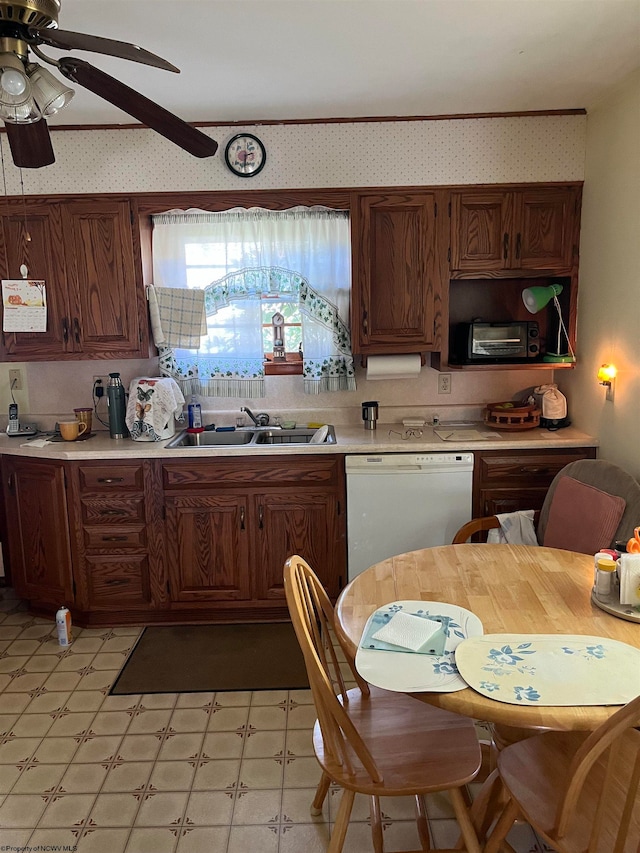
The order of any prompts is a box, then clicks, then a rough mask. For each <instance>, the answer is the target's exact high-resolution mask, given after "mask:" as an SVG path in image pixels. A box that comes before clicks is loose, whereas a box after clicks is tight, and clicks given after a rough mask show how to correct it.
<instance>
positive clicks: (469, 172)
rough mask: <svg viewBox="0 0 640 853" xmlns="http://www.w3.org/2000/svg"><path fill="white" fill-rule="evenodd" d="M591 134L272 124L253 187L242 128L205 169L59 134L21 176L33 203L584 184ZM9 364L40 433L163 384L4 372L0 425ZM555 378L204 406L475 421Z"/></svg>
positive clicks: (131, 369)
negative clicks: (42, 162) (47, 162)
mask: <svg viewBox="0 0 640 853" xmlns="http://www.w3.org/2000/svg"><path fill="white" fill-rule="evenodd" d="M585 128H586V117H585V116H582V115H569V116H523V117H508V118H507V117H505V118H484V119H447V120H438V121H402V122H353V123H346V124H326V123H325V124H318V125H313V124H301V125H265V126H259V127H254V128H251V130H252V131H253V132H254V133H256V134H257V135H258V136H259V137H260V138H261V139H262V140H263V141H264V143H265V144H266V147H267V165H266V166H265V168H264V170H263V171H262V172H261V173H260V174H258V175H256V176H255V178H251V179H243V178H238V177H236V176H234V175H232V174H231V173H230V172H229V171H228V169H226V167H225V166H224V163H223V161H222V158H221V156H220V153H221V151H222V150H224V143H225V141H226V139H228V137H229V136H230V135H232V134H233V133H237V132H238V128H237V127H235V128H231V127H230V128H208V129H207V131H206V132H207V133H208V134H209V135H211V136H213V137H214V138H215V139H216V140H217V141H218V142H219V143H220V151H219V153H218V155H216V157H214V158H211V159H207V160H198V159H197V158H194V157H190V156H189V155H188V154H185V153H184V152H183V151H181V150H180V149H178V148H177V147H176V146H174V145H172V144H171V143H169V142H167V141H166V140H165V139H163V138H162V137H160V136H158V135H157V134H155V133H153V132H152V131H149V130H146V129H143V130H95V131H93V130H86V131H54V133H53V134H52V138H53V146H54V150H55V153H56V163H55V164H54V165H53V166H49V167H46V168H44V169H34V170H28V169H25V170H24V171H23V173H22V178H23V181H24V192H25V194H27V195H29V194H36V195H40V194H56V193H72V194H73V193H92V192H95V193H104V192H112V193H116V192H122V193H128V192H157V191H163V190H165V191H183V190H190V189H191V190H229V189H242V190H246V189H283V188H297V187H340V186H347V187H348V186H405V185H438V184H440V185H445V184H476V183H518V182H535V181H576V180H582V179H583V170H584V149H585ZM0 145H2V146H4V149H3V150H4V162H5V164H6V166H5V168H6V186H7V190H6V191H7V193H8V194H10V195H15V194H19V193H20V192H21V190H22V188H21V185H20V172H19V170H18V169H16V168H15V167H13V166H12V165H10V157H9V154H8V149H7V147H6V139H5V138H4V136H3V138H2V139H1V140H0ZM9 367H21V368H22V369H23V374H24V376H25V383H26V387H25V390H24V391H22V392H17V393H16V395H15V396H16V400H17V402H18V404H19V406H20V411H21V416H23V419H25V417H24V416H26V415H27V414H28V415H30V416H31V417H32V418H33V420H36V421H38V422H39V423H40V425H41V426H43V427H49V426H51V425H52V422H54V421H55V420H56V416H58V415H62V414H68V413H69V412H70V411H71V409H73V408H74V407H75V406H86V405H90V404H91V389H92V384H93V376H94V375H105V374H107V373H109V372H110V371H114V370H118V371H120V372H121V374H122V378H123V381H124V382H125V383H127V382H128V381H129V380H130V379H133V378H134V377H135V376H140V375H145V374H146V375H157V363H156V361H155V360H151V361H120V362H117V363H116V362H104V361H100V362H98V361H95V362H86V361H77V362H61V363H54V362H52V363H42V364H34V363H30V364H28V365H15V364H11V365H0V418H1V417H2V415H3V413H6V410H7V404H8V402H10V397H9V382H8V369H9ZM551 378H552V374H551V373H550V372H549V371H544V372H543V371H526V372H520V371H495V372H494V371H492V372H491V373H484V374H482V375H480V374H478V373H474V374H470V373H456V374H454V376H453V381H452V393H451V395H448V396H444V397H443V396H439V395H438V394H437V386H436V381H437V373H436V371H434V370H431V369H430V368H429V367H425V368H424V369H423V370H422V373H421V376H420V378H419V379H414V380H406V381H402V382H393V381H380V382H366V381H365V379H364V374H363V371H362V370H361V369H360V368H359V367H358V369H357V380H358V390H357V391H356V392H349V393H347V392H342V393H336V394H324V395H320V396H319V397H313V396H310V395H305V394H303V393H302V390H301V389H302V379H301V377H268V379H267V397H266V398H264V399H262V400H260V401H245V400H237V401H236V400H221V399H217V400H207V401H205V405H204V406H203V408H204V411H205V417H206V420H208V421H210V420H216V419H220V418H221V417H222V416H221V415H220V411H221V410H222V411H224V412H225V413H226V412H235V411H237V410H238V408H239V407H240V406H241V405H244V404H246V405H249V406H250V407H251V408H255V409H260V410H261V409H266V410H268V411H270V412H273V413H278V412H281V411H284V412H299V416H300V419H304V418H305V417H307V416H308V419H310V420H316V419H318V420H325V419H328V417H329V416H330V417H331V418H332V419H333V420H334V421H335V422H337V423H358V422H359V419H360V402H361V401H362V400H368V399H376V400H379V401H380V405H381V419H383V420H385V421H393V422H399V421H400V420H401V418H402V417H404V416H406V415H407V414H414V413H416V414H418V413H420V414H426V415H428V414H432V413H434V412H437V413H438V414H440V416H441V417H468V416H469V414H471V415H472V416H477V415H478V414H479V412H480V411H481V408H482V406H483V405H484V404H485V403H487V402H494V401H498V400H502V399H513V398H515V397H517V396H518V395H519V393H520V391H524V390H525V389H527V388H530V387H532V386H534V385H537V384H540V383H541V382H549V381H551ZM323 412H324V413H326V416H323V415H322V413H323ZM220 422H222V420H221V421H220ZM230 422H232V421H230ZM574 422H575V423H576V425H577V426H580V424H579V423H578V422H577V419H576V420H574Z"/></svg>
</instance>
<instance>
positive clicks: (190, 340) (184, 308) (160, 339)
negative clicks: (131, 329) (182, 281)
mask: <svg viewBox="0 0 640 853" xmlns="http://www.w3.org/2000/svg"><path fill="white" fill-rule="evenodd" d="M147 299H148V301H149V319H150V320H151V331H152V333H153V342H154V343H155V345H156V346H157V347H158V348H159V347H161V346H162V347H178V348H180V349H200V338H201V337H202V335H206V334H207V318H206V315H205V310H204V290H187V289H185V288H183V287H154V286H153V285H149V287H148V288H147Z"/></svg>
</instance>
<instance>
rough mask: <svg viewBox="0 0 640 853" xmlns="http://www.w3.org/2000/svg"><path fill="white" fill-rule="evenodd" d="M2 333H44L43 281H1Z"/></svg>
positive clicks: (44, 304)
mask: <svg viewBox="0 0 640 853" xmlns="http://www.w3.org/2000/svg"><path fill="white" fill-rule="evenodd" d="M2 307H3V312H2V331H3V332H46V331H47V297H46V290H45V285H44V281H34V280H33V279H23V278H18V279H3V280H2Z"/></svg>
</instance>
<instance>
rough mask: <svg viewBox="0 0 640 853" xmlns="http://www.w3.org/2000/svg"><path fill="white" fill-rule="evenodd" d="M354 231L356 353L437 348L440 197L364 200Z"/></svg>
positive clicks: (407, 195)
mask: <svg viewBox="0 0 640 853" xmlns="http://www.w3.org/2000/svg"><path fill="white" fill-rule="evenodd" d="M354 231H355V237H354V279H353V292H352V317H353V321H352V332H353V342H352V343H353V348H354V352H360V353H403V352H419V351H425V350H433V349H436V348H437V346H438V344H439V332H440V329H439V326H438V323H439V320H440V314H439V306H440V298H441V291H442V286H441V275H442V273H441V267H440V259H439V258H438V257H437V253H436V249H437V237H436V194H435V193H416V194H410V193H401V192H398V193H387V194H385V195H380V194H375V195H374V194H371V195H364V196H362V197H361V198H360V201H359V207H358V211H357V214H356V219H355V223H354Z"/></svg>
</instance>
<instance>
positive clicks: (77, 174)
mask: <svg viewBox="0 0 640 853" xmlns="http://www.w3.org/2000/svg"><path fill="white" fill-rule="evenodd" d="M586 119H587V117H586V116H585V115H561V116H509V117H492V118H455V119H442V120H438V121H429V120H425V121H397V122H390V121H384V122H382V121H381V122H370V123H362V122H353V123H341V124H338V123H320V124H300V125H290V124H288V125H260V126H252V125H246V126H243V129H246V130H250V131H251V132H252V133H255V134H256V135H257V136H258V137H259V138H260V139H261V140H262V141H263V142H264V144H265V146H266V148H267V164H266V166H265V168H264V169H263V170H262V172H260V173H259V174H258V175H256V176H255V177H252V178H248V179H247V178H238V177H235V176H234V175H232V174H231V172H230V171H229V170H228V169H227V168H226V166H225V165H224V158H223V152H224V146H225V144H226V142H227V141H228V139H229V138H230V137H231V136H232V135H234V134H235V133H238V132H239V127H238V126H237V125H234V126H228V127H210V128H203V132H204V133H206V134H207V135H209V136H212V137H213V138H214V139H216V140H217V142H218V143H219V149H218V152H217V154H216V155H215V157H212V158H208V159H206V160H199V159H197V158H195V157H191V156H190V155H188V154H186V153H185V152H183V151H182V150H181V149H179V148H178V147H176V146H175V145H173V144H172V143H170V142H168V141H167V140H165V139H164V138H163V137H161V136H159V135H158V134H156V133H154V132H153V131H150V130H146V129H145V130H138V129H113V130H77V131H76V130H69V131H64V132H55V130H54V131H53V132H52V134H51V136H52V141H53V147H54V151H55V155H56V162H55V163H54V164H53V165H52V166H47V167H44V168H42V169H24V170H23V171H22V173H21V172H20V170H19V169H17V168H16V167H15V166H14V165H13V162H12V160H11V155H10V152H9V147H8V143H7V139H6V135H5V134H0V137H1V138H0V153H1V154H2V165H3V180H2V185H0V192H2V193H3V194H6V195H19V194H21V192H22V191H24V193H25V194H26V195H47V194H55V193H119V192H121V193H128V192H162V191H165V192H179V191H184V190H204V191H214V190H230V189H243V190H247V189H295V188H308V187H340V186H363V187H365V186H405V185H438V184H477V183H519V182H532V181H579V180H583V179H584V159H585V144H586Z"/></svg>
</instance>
